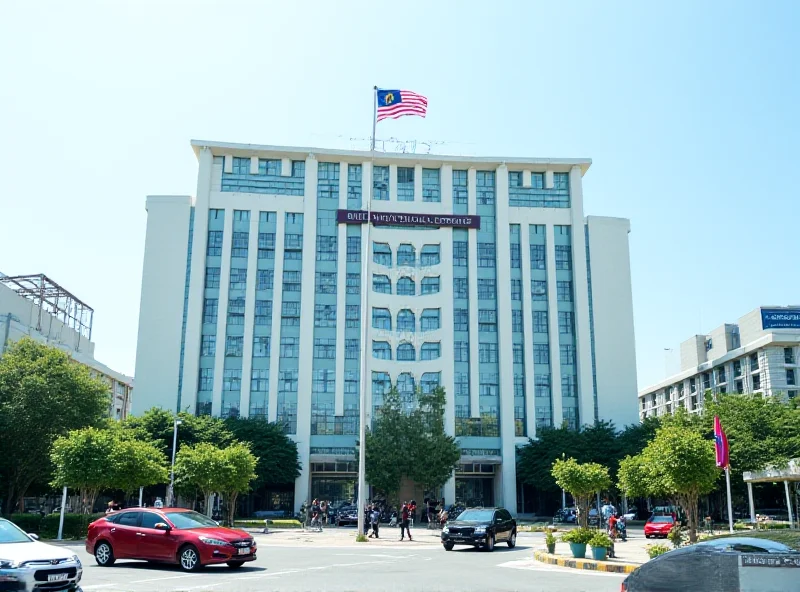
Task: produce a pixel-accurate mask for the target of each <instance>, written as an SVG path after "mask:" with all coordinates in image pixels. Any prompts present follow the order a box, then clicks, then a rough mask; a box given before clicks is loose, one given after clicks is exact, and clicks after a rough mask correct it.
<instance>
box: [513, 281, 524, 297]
mask: <svg viewBox="0 0 800 592" xmlns="http://www.w3.org/2000/svg"><path fill="white" fill-rule="evenodd" d="M511 300H522V280H511Z"/></svg>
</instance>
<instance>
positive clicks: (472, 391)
mask: <svg viewBox="0 0 800 592" xmlns="http://www.w3.org/2000/svg"><path fill="white" fill-rule="evenodd" d="M477 179H478V175H477V171H476V170H475V168H474V167H470V168H469V170H468V171H467V208H468V212H469V213H470V215H473V216H474V215H475V214H476V212H477V211H478V189H477V182H478V181H477ZM467 232H468V236H469V245H468V248H469V251H468V255H469V256H468V258H467V262H468V265H469V415H470V417H473V418H477V417H480V416H481V404H480V365H479V364H478V360H479V359H480V355H479V353H478V352H479V347H478V231H477V230H469V231H467Z"/></svg>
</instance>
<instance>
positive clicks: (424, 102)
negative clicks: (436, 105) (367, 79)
mask: <svg viewBox="0 0 800 592" xmlns="http://www.w3.org/2000/svg"><path fill="white" fill-rule="evenodd" d="M377 92H378V121H381V120H382V119H397V118H398V117H402V116H403V115H418V116H420V117H425V113H426V112H427V111H428V99H427V97H423V96H422V95H419V94H417V93H415V92H411V91H410V90H384V89H381V88H379V89H377Z"/></svg>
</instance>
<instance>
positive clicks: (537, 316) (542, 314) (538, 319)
mask: <svg viewBox="0 0 800 592" xmlns="http://www.w3.org/2000/svg"><path fill="white" fill-rule="evenodd" d="M533 332H534V333H547V311H546V310H534V311H533Z"/></svg>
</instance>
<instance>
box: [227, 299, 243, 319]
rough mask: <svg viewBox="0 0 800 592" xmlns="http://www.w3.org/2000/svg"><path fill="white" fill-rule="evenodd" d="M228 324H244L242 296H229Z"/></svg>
mask: <svg viewBox="0 0 800 592" xmlns="http://www.w3.org/2000/svg"><path fill="white" fill-rule="evenodd" d="M228 324H229V325H244V298H231V299H230V300H229V301H228Z"/></svg>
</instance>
